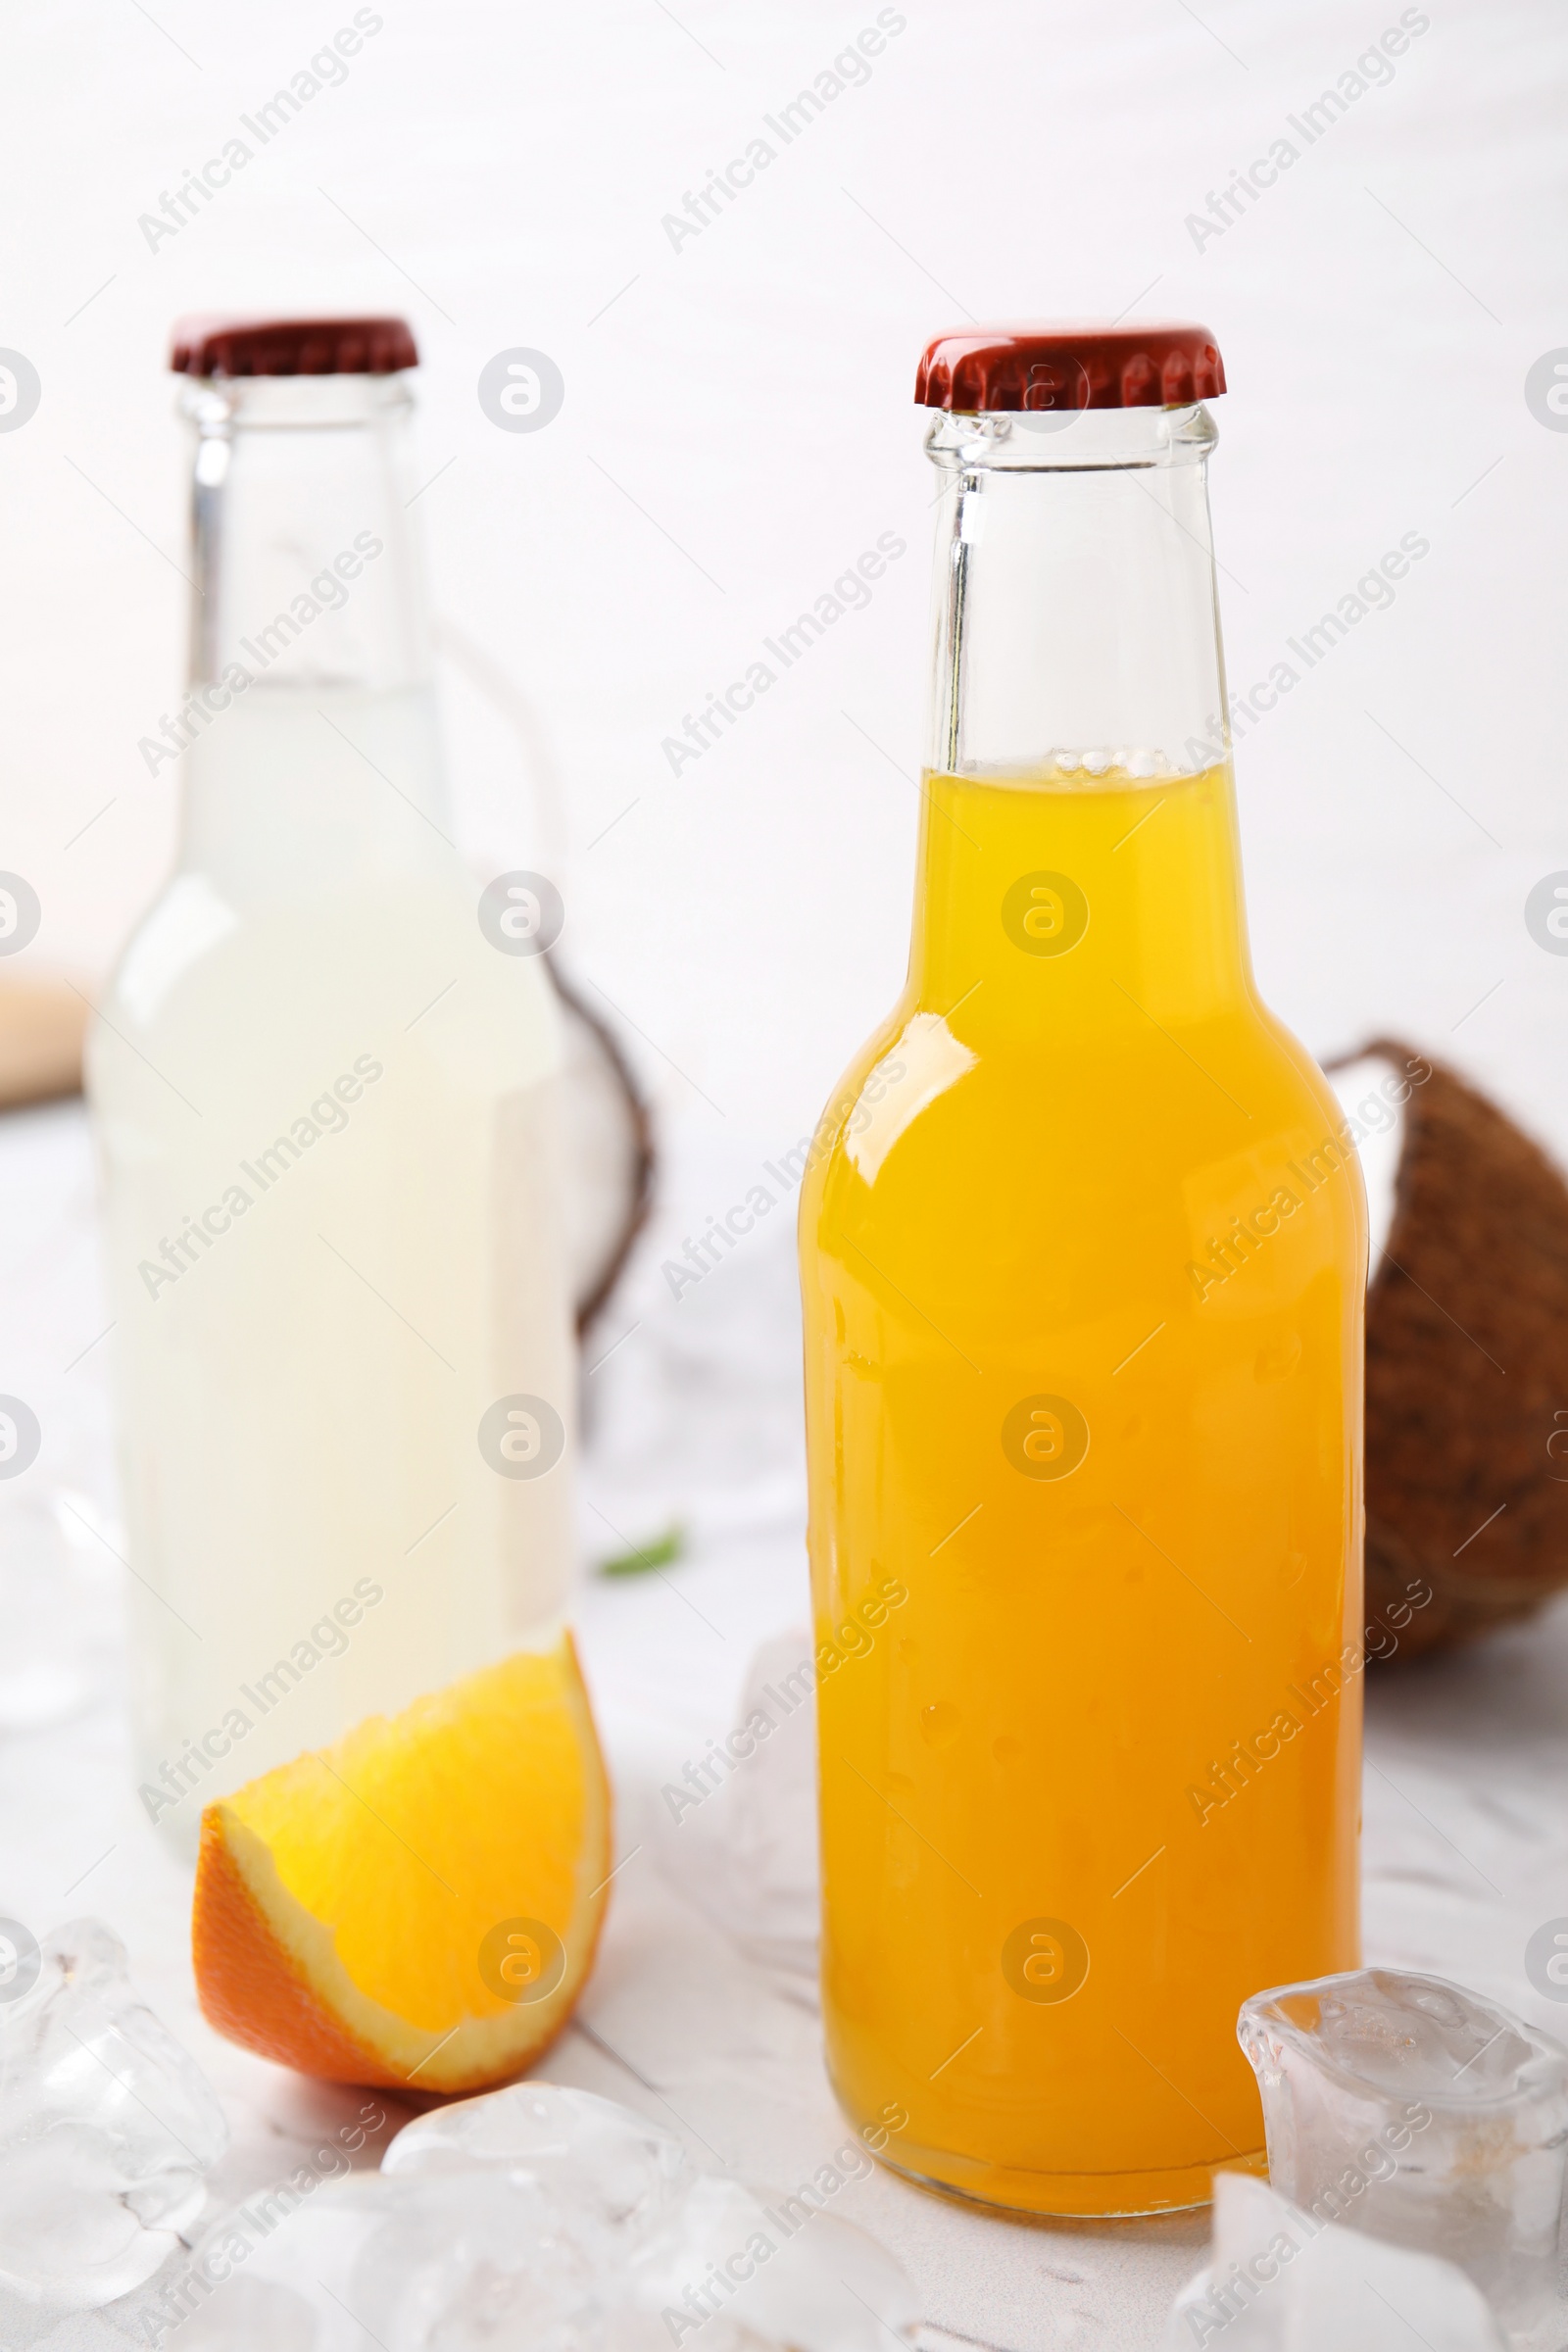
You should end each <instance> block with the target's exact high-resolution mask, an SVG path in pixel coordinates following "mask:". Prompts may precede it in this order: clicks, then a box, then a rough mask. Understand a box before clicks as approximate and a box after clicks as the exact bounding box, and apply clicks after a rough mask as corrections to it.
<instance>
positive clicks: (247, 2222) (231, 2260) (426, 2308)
mask: <svg viewBox="0 0 1568 2352" xmlns="http://www.w3.org/2000/svg"><path fill="white" fill-rule="evenodd" d="M613 2275H614V2274H613V2270H612V2268H611V2267H610V2266H607V2265H606V2264H605V2263H604V2262H603V2261H602V2260H600V2259H596V2256H595V2251H594V2249H593V2246H592V2242H591V2232H589V2231H585V2232H581V2233H574V2232H572V2231H570V2230H568V2229H563V2227H562V2225H561V2221H560V2217H559V2215H558V2214H557V2213H556V2211H555V2210H554V2207H553V2205H552V2202H551V2200H550V2198H549V2197H548V2196H547V2195H546V2194H545V2193H544V2192H543V2191H542V2190H540V2189H539V2188H538V2187H536V2186H535V2185H534V2184H533V2183H532V2182H530V2181H527V2180H519V2179H516V2178H515V2177H514V2176H513V2175H512V2174H511V2173H509V2172H507V2171H506V2170H505V2169H504V2168H502V2167H499V2166H491V2165H480V2164H474V2165H470V2166H466V2167H465V2168H463V2169H462V2170H458V2171H451V2172H448V2171H440V2170H431V2171H422V2170H419V2169H417V2168H415V2169H412V2170H410V2171H407V2172H403V2173H399V2174H390V2175H389V2174H387V2173H385V2172H382V2173H360V2174H355V2175H350V2176H344V2177H340V2178H338V2179H335V2180H324V2181H321V2182H319V2184H318V2185H317V2186H316V2187H314V2188H313V2189H311V2190H309V2191H300V2190H297V2189H296V2190H291V2189H290V2188H288V2187H287V2186H283V2185H280V2186H279V2188H278V2189H277V2190H275V2191H274V2192H272V2193H271V2194H270V2195H255V2196H251V2197H248V2198H247V2199H245V2201H244V2202H243V2203H242V2204H240V2205H238V2206H235V2207H233V2208H232V2209H231V2210H230V2211H229V2212H228V2213H226V2214H224V2215H223V2216H222V2217H221V2220H219V2221H216V2222H214V2223H213V2225H212V2227H211V2228H210V2229H208V2230H207V2231H205V2232H204V2234H203V2237H202V2239H201V2241H200V2242H199V2243H198V2244H197V2245H196V2246H195V2247H193V2249H192V2251H191V2254H190V2256H189V2258H188V2259H187V2260H185V2261H183V2262H180V2263H176V2264H173V2265H172V2266H171V2270H170V2273H169V2275H168V2276H166V2277H165V2278H161V2279H160V2280H159V2281H158V2282H157V2289H156V2293H155V2294H152V2295H149V2297H148V2299H147V2302H146V2304H145V2305H144V2306H143V2307H142V2310H141V2312H140V2315H139V2316H140V2321H141V2327H142V2332H143V2333H144V2334H148V2335H151V2336H155V2337H157V2338H158V2340H160V2341H163V2340H164V2339H165V2331H166V2330H169V2329H177V2331H178V2332H177V2333H175V2334H172V2336H170V2337H169V2339H168V2343H169V2346H170V2347H172V2352H184V2346H185V2342H186V2334H185V2330H186V2327H189V2326H191V2325H193V2324H194V2322H193V2320H192V2319H190V2318H189V2317H187V2315H188V2314H191V2313H192V2312H193V2311H195V2310H199V2311H200V2313H201V2315H202V2317H203V2319H204V2321H205V2324H206V2326H207V2327H208V2328H209V2330H210V2331H211V2336H212V2342H213V2344H214V2346H215V2347H217V2346H225V2347H226V2345H227V2340H228V2338H227V2335H226V2334H225V2333H224V2330H225V2329H231V2330H232V2332H233V2333H234V2335H235V2337H236V2339H237V2346H243V2347H244V2352H249V2345H248V2343H247V2340H246V2337H245V2334H244V2329H245V2327H247V2326H249V2324H250V2311H249V2310H248V2309H247V2304H248V2303H250V2304H252V2305H253V2303H254V2296H255V2292H256V2290H257V2289H258V2288H274V2287H276V2288H286V2289H287V2290H288V2291H289V2292H290V2293H291V2294H293V2295H294V2296H296V2297H298V2298H303V2299H304V2301H305V2303H306V2305H307V2307H308V2311H309V2314H310V2317H311V2320H312V2324H313V2327H314V2330H315V2332H314V2333H313V2334H310V2335H308V2336H307V2337H306V2338H305V2339H304V2340H305V2343H306V2344H308V2345H309V2346H310V2352H469V2347H470V2346H472V2347H475V2348H477V2352H498V2348H505V2352H511V2347H512V2346H514V2345H517V2346H526V2347H527V2352H589V2345H590V2331H591V2329H592V2327H595V2326H597V2325H598V2324H599V2321H598V2305H597V2303H596V2300H595V2294H596V2288H600V2287H602V2285H603V2283H604V2281H605V2280H606V2279H607V2278H610V2277H612V2276H613ZM291 2316H292V2319H293V2324H294V2325H296V2326H298V2325H299V2324H300V2323H299V2319H298V2315H297V2314H293V2315H291ZM269 2352H270V2348H269ZM647 2352H656V2347H654V2346H652V2345H650V2346H649V2347H648V2348H647ZM705 2352H706V2347H705Z"/></svg>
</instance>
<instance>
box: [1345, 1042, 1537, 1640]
mask: <svg viewBox="0 0 1568 2352" xmlns="http://www.w3.org/2000/svg"><path fill="white" fill-rule="evenodd" d="M1362 1051H1363V1052H1364V1053H1366V1054H1378V1055H1381V1056H1382V1057H1384V1058H1385V1059H1387V1060H1389V1061H1391V1062H1394V1063H1396V1064H1397V1065H1399V1066H1401V1067H1402V1066H1405V1065H1406V1064H1409V1063H1410V1062H1411V1061H1412V1060H1413V1061H1414V1062H1416V1063H1417V1064H1418V1065H1419V1064H1420V1063H1421V1062H1422V1061H1423V1060H1425V1061H1427V1063H1428V1065H1429V1066H1430V1068H1431V1072H1432V1074H1431V1076H1430V1078H1428V1079H1427V1080H1426V1082H1425V1083H1424V1084H1423V1085H1419V1086H1417V1087H1416V1088H1415V1089H1414V1090H1413V1092H1412V1093H1411V1095H1410V1098H1409V1101H1408V1102H1407V1103H1406V1104H1405V1106H1404V1119H1405V1126H1404V1137H1403V1145H1402V1150H1401V1153H1400V1158H1399V1169H1398V1176H1397V1185H1396V1192H1395V1201H1394V1216H1393V1222H1392V1224H1391V1226H1390V1229H1389V1236H1388V1243H1387V1246H1386V1248H1385V1250H1384V1254H1383V1258H1382V1261H1381V1263H1380V1264H1379V1265H1378V1267H1377V1268H1376V1270H1375V1272H1374V1274H1373V1277H1372V1281H1371V1284H1370V1287H1369V1289H1368V1292H1367V1302H1366V1617H1367V1624H1368V1626H1369V1627H1375V1626H1376V1625H1377V1624H1378V1623H1379V1622H1380V1621H1382V1622H1383V1623H1385V1624H1389V1625H1392V1626H1395V1627H1397V1629H1398V1632H1397V1647H1396V1648H1394V1649H1393V1650H1392V1652H1391V1653H1390V1658H1391V1662H1394V1663H1397V1662H1398V1661H1400V1660H1403V1659H1407V1658H1410V1657H1415V1656H1419V1655H1420V1654H1421V1653H1422V1652H1423V1651H1427V1650H1436V1649H1452V1648H1456V1647H1458V1646H1460V1645H1462V1644H1463V1643H1465V1642H1474V1641H1476V1640H1478V1639H1479V1638H1480V1637H1481V1636H1482V1635H1484V1634H1487V1633H1490V1632H1491V1631H1492V1629H1493V1628H1494V1627H1495V1626H1498V1625H1504V1624H1506V1623H1508V1622H1509V1621H1510V1620H1512V1619H1515V1618H1520V1617H1528V1616H1529V1615H1530V1614H1531V1613H1532V1612H1533V1611H1534V1610H1536V1609H1538V1608H1540V1607H1541V1605H1542V1603H1543V1602H1544V1601H1545V1600H1547V1599H1549V1598H1550V1596H1551V1595H1552V1593H1556V1592H1558V1591H1559V1590H1560V1589H1561V1588H1562V1586H1563V1585H1564V1584H1568V1183H1565V1181H1564V1179H1563V1176H1562V1175H1561V1173H1560V1172H1559V1170H1558V1169H1557V1167H1556V1166H1555V1165H1554V1163H1553V1162H1552V1161H1551V1160H1550V1159H1549V1158H1548V1157H1547V1155H1546V1153H1545V1152H1544V1151H1543V1150H1542V1149H1541V1147H1540V1145H1539V1144H1536V1143H1534V1142H1532V1140H1531V1139H1530V1137H1529V1136H1527V1135H1525V1134H1523V1133H1521V1131H1520V1130H1519V1128H1517V1127H1516V1126H1515V1125H1514V1123H1513V1121H1512V1120H1511V1119H1509V1118H1507V1117H1506V1116H1505V1115H1504V1113H1503V1112H1502V1111H1500V1110H1499V1109H1498V1108H1497V1107H1496V1105H1495V1103H1489V1102H1488V1101H1487V1099H1486V1097H1485V1096H1484V1095H1480V1094H1477V1093H1476V1091H1475V1089H1474V1088H1473V1087H1470V1086H1467V1085H1466V1084H1465V1082H1464V1080H1463V1079H1462V1078H1459V1077H1457V1076H1456V1075H1455V1073H1454V1072H1453V1071H1452V1070H1450V1069H1446V1068H1445V1067H1444V1066H1443V1065H1442V1064H1441V1063H1437V1062H1431V1061H1430V1057H1429V1056H1426V1057H1423V1056H1420V1055H1416V1054H1414V1052H1413V1049H1412V1048H1410V1047H1408V1046H1403V1045H1399V1044H1396V1043H1393V1042H1391V1041H1389V1040H1387V1039H1379V1040H1378V1041H1377V1042H1376V1043H1374V1044H1372V1045H1370V1046H1367V1047H1365V1048H1363V1049H1362ZM1356 1058H1359V1056H1357V1057H1356ZM1421 1584H1425V1585H1426V1586H1429V1587H1430V1588H1431V1592H1432V1598H1431V1600H1430V1601H1429V1602H1427V1603H1426V1604H1425V1605H1423V1606H1419V1607H1417V1608H1415V1609H1414V1610H1413V1611H1412V1612H1411V1613H1410V1614H1409V1615H1408V1617H1406V1616H1405V1614H1404V1607H1403V1606H1401V1604H1407V1601H1408V1597H1409V1594H1410V1591H1411V1588H1412V1587H1413V1586H1419V1585H1421ZM1391 1609H1393V1611H1394V1615H1393V1616H1392V1617H1391V1616H1390V1614H1389V1612H1390V1610H1391ZM1372 1646H1373V1647H1375V1646H1376V1644H1375V1643H1374V1644H1372Z"/></svg>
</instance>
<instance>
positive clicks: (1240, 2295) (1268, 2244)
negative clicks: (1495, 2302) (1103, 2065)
mask: <svg viewBox="0 0 1568 2352" xmlns="http://www.w3.org/2000/svg"><path fill="white" fill-rule="evenodd" d="M1404 2344H1408V2345H1409V2346H1410V2347H1411V2352H1416V2347H1418V2346H1419V2345H1421V2344H1425V2345H1426V2347H1427V2352H1503V2340H1502V2337H1501V2335H1500V2334H1499V2332H1498V2329H1497V2326H1496V2322H1495V2319H1494V2318H1493V2316H1492V2314H1491V2312H1489V2310H1488V2309H1487V2304H1486V2299H1485V2297H1484V2296H1483V2295H1482V2294H1481V2292H1480V2291H1479V2289H1478V2288H1477V2287H1476V2286H1475V2285H1474V2284H1473V2283H1472V2281H1471V2280H1470V2279H1469V2278H1466V2277H1465V2275H1464V2273H1463V2272H1462V2271H1459V2270H1456V2269H1455V2268H1454V2266H1453V2264H1452V2263H1451V2262H1440V2261H1438V2260H1437V2259H1436V2257H1435V2256H1433V2255H1430V2254H1412V2253H1408V2252H1406V2251H1405V2250H1404V2248H1402V2247H1398V2246H1390V2245H1386V2244H1384V2243H1382V2242H1381V2241H1379V2240H1378V2239H1376V2238H1371V2237H1363V2236H1362V2235H1361V2234H1360V2232H1359V2231H1358V2230H1355V2229H1344V2228H1342V2227H1340V2226H1337V2225H1335V2224H1333V2223H1329V2224H1325V2223H1322V2222H1319V2221H1317V2220H1315V2219H1314V2218H1313V2217H1312V2216H1311V2215H1310V2214H1306V2213H1302V2212H1301V2211H1300V2209H1299V2207H1298V2206H1296V2205H1292V2204H1290V2203H1289V2202H1288V2201H1287V2199H1286V2198H1284V2197H1282V2196H1280V2195H1279V2194H1278V2193H1277V2191H1275V2190H1274V2189H1272V2188H1269V2187H1268V2186H1267V2185H1266V2184H1265V2183H1264V2182H1263V2181H1261V2180H1252V2179H1251V2178H1250V2176H1249V2175H1247V2174H1245V2173H1218V2174H1216V2175H1215V2178H1214V2242H1213V2259H1212V2261H1211V2262H1210V2263H1209V2266H1208V2268H1207V2269H1206V2270H1203V2271H1200V2273H1199V2275H1198V2277H1197V2278H1194V2279H1193V2280H1192V2281H1191V2283H1190V2284H1189V2285H1187V2286H1184V2287H1183V2288H1182V2291H1181V2293H1180V2294H1179V2295H1178V2296H1177V2298H1176V2302H1175V2306H1174V2308H1173V2310H1172V2312H1171V2315H1170V2321H1169V2325H1168V2326H1167V2328H1166V2331H1165V2352H1201V2347H1202V2346H1203V2345H1216V2346H1219V2347H1222V2352H1397V2347H1398V2346H1400V2345H1404Z"/></svg>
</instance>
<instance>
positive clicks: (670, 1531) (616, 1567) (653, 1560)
mask: <svg viewBox="0 0 1568 2352" xmlns="http://www.w3.org/2000/svg"><path fill="white" fill-rule="evenodd" d="M685 1549H686V1530H685V1529H684V1528H683V1527H682V1526H680V1525H679V1524H678V1522H677V1523H676V1524H675V1525H674V1526H671V1527H666V1528H665V1530H664V1532H663V1534H662V1536H651V1537H650V1538H649V1540H648V1542H647V1543H646V1544H641V1545H633V1547H632V1549H631V1550H630V1551H617V1552H614V1553H613V1554H612V1556H611V1557H610V1558H609V1559H608V1560H600V1561H599V1562H598V1569H599V1574H600V1575H601V1576H643V1575H646V1573H647V1572H648V1570H649V1569H651V1568H667V1567H668V1566H669V1564H670V1562H671V1561H672V1560H678V1559H679V1558H680V1557H681V1555H682V1553H683V1552H684V1551H685Z"/></svg>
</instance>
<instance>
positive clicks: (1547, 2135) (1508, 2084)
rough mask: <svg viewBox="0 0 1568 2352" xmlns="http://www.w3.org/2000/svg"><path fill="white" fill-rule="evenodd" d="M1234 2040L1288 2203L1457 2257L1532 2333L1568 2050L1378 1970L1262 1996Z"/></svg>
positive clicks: (1567, 2116)
mask: <svg viewBox="0 0 1568 2352" xmlns="http://www.w3.org/2000/svg"><path fill="white" fill-rule="evenodd" d="M1237 2033H1238V2034H1239V2037H1240V2040H1241V2044H1242V2047H1243V2049H1244V2050H1245V2051H1246V2052H1247V2055H1248V2057H1249V2058H1250V2060H1251V2062H1252V2065H1253V2067H1254V2069H1255V2070H1256V2074H1257V2080H1258V2087H1259V2089H1260V2091H1261V2093H1262V2098H1263V2122H1264V2128H1265V2130H1266V2131H1267V2134H1268V2161H1269V2176H1270V2179H1271V2180H1272V2181H1273V2183H1274V2186H1275V2187H1276V2188H1277V2189H1278V2190H1279V2191H1280V2193H1281V2194H1282V2195H1284V2196H1287V2197H1290V2198H1292V2199H1293V2200H1294V2201H1295V2203H1296V2204H1297V2205H1299V2206H1304V2207H1306V2208H1307V2209H1308V2210H1309V2211H1310V2212H1311V2213H1312V2214H1313V2215H1314V2216H1316V2218H1317V2219H1318V2220H1319V2221H1322V2222H1331V2221H1334V2222H1344V2223H1345V2224H1347V2225H1348V2227H1349V2228H1351V2229H1356V2230H1360V2231H1364V2232H1365V2233H1366V2235H1368V2236H1370V2237H1377V2238H1382V2239H1384V2240H1386V2241H1387V2242H1389V2243H1390V2244H1393V2245H1398V2246H1407V2247H1410V2248H1412V2249H1415V2250H1418V2251H1421V2252H1425V2253H1431V2254H1441V2255H1443V2256H1445V2257H1446V2259H1448V2260H1449V2261H1451V2262H1454V2263H1457V2264H1459V2266H1460V2267H1461V2268H1462V2269H1463V2270H1465V2271H1467V2272H1468V2273H1469V2275H1470V2277H1471V2278H1473V2279H1474V2280H1475V2282H1476V2284H1477V2286H1478V2287H1479V2288H1480V2289H1481V2291H1482V2293H1483V2294H1484V2295H1485V2296H1486V2298H1487V2300H1488V2302H1489V2303H1490V2304H1491V2306H1492V2308H1493V2310H1494V2311H1495V2313H1496V2315H1497V2317H1498V2319H1499V2320H1500V2321H1501V2322H1502V2324H1503V2326H1504V2327H1506V2328H1508V2329H1509V2330H1510V2331H1512V2332H1513V2333H1514V2334H1515V2335H1516V2336H1518V2337H1520V2338H1521V2339H1528V2338H1529V2337H1530V2335H1531V2332H1532V2331H1533V2330H1535V2329H1537V2328H1539V2327H1541V2326H1543V2325H1544V2322H1545V2320H1546V2318H1547V2315H1548V2314H1549V2313H1550V2311H1551V2309H1552V2306H1553V2289H1554V2284H1555V2267H1556V2248H1557V2230H1558V2223H1559V2220H1560V2216H1561V2212H1562V2202H1563V2168H1564V2157H1565V2155H1568V2051H1564V2050H1563V2048H1562V2047H1561V2046H1560V2044H1559V2043H1557V2042H1555V2041H1553V2040H1552V2039H1551V2037H1550V2035H1549V2034H1543V2033H1541V2032H1539V2031H1538V2030H1537V2029H1536V2028H1535V2027H1534V2026H1528V2025H1525V2024H1523V2023H1522V2022H1521V2021H1520V2020H1519V2019H1518V2018H1516V2017H1512V2016H1510V2015H1509V2013H1508V2012H1507V2011H1506V2010H1505V2009H1497V2008H1495V2007H1494V2006H1493V2005H1492V2003H1491V2002H1489V2001H1484V2000H1482V1999H1481V1998H1480V1997H1479V1996H1478V1995H1477V1994H1475V1993H1471V1992H1466V1991H1465V1990H1464V1989H1463V1988H1462V1987H1461V1986H1459V1985H1449V1984H1446V1983H1445V1982H1444V1980H1443V1979H1442V1978H1441V1977H1425V1976H1407V1975H1403V1974H1400V1973H1399V1972H1398V1971H1397V1970H1393V1969H1382V1968H1368V1969H1358V1970H1353V1971H1351V1972H1350V1973H1348V1974H1347V1975H1345V1976H1334V1977H1319V1978H1318V1979H1316V1981H1315V1982H1313V1983H1311V1984H1303V1985H1281V1986H1279V1987H1277V1988H1276V1989H1275V1990H1273V1991H1271V1992H1260V1993H1255V1994H1254V1995H1253V1996H1252V1998H1251V1999H1250V2000H1249V2001H1245V2002H1244V2003H1243V2004H1242V2012H1241V2018H1240V2020H1239V2023H1238V2026H1237Z"/></svg>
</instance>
